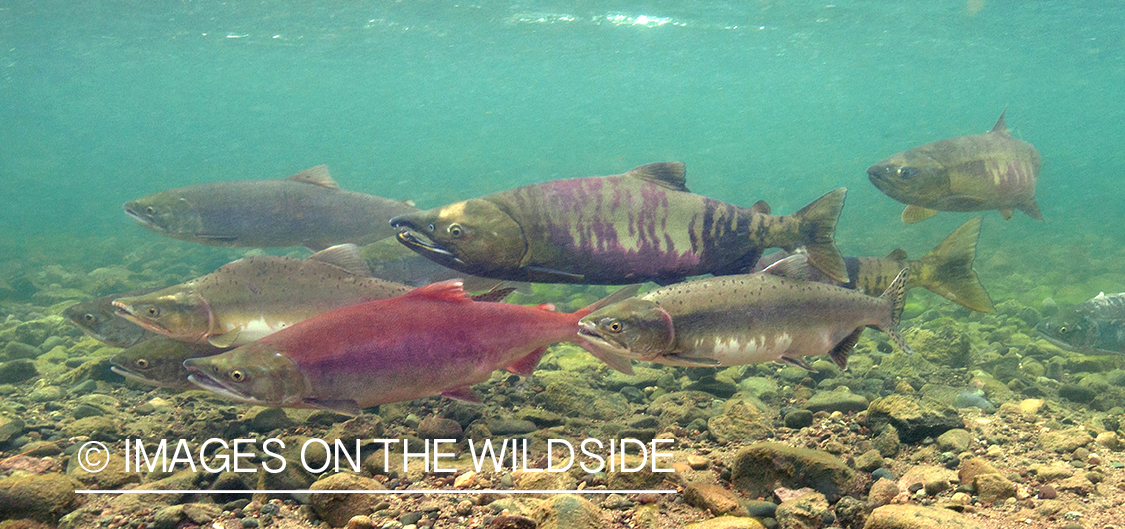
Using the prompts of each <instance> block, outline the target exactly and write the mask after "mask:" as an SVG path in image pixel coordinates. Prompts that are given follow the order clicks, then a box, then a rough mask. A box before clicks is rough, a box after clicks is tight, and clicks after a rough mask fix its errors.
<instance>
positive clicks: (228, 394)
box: [185, 366, 269, 406]
mask: <svg viewBox="0 0 1125 529" xmlns="http://www.w3.org/2000/svg"><path fill="white" fill-rule="evenodd" d="M185 367H187V366H185ZM188 369H197V368H191V367H188ZM187 379H188V382H191V383H192V384H195V385H196V386H199V387H201V388H203V389H205V390H207V391H210V392H212V393H214V394H216V395H218V396H220V397H223V398H224V399H227V400H233V401H235V402H241V403H244V404H254V405H260V406H268V405H269V404H268V403H265V402H262V401H261V400H258V399H256V398H254V397H251V396H249V395H246V394H244V393H241V392H238V391H235V390H233V389H231V388H229V387H227V386H225V385H223V383H222V382H219V381H218V380H215V379H214V378H213V377H211V376H210V375H208V374H207V373H204V372H202V371H195V372H193V373H192V374H190V375H188V377H187Z"/></svg>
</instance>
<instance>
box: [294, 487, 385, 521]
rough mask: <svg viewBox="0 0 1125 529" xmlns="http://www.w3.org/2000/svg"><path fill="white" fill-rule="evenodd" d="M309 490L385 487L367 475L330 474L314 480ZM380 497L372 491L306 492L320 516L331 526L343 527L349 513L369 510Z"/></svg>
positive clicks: (349, 515) (381, 488)
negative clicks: (364, 492) (354, 492)
mask: <svg viewBox="0 0 1125 529" xmlns="http://www.w3.org/2000/svg"><path fill="white" fill-rule="evenodd" d="M309 488H310V489H312V490H386V487H384V486H383V485H382V484H381V483H379V482H378V481H375V480H373V479H371V478H365V477H363V476H357V475H354V474H334V475H331V476H328V477H326V478H324V479H322V480H320V481H317V482H316V483H313V484H312V486H311V487H309ZM380 501H381V499H380V496H378V495H376V494H331V493H325V494H310V495H309V503H310V504H311V505H312V508H313V511H315V512H316V515H317V516H319V517H320V519H321V520H324V521H325V522H328V523H329V524H330V525H332V526H333V527H343V526H345V525H347V524H348V520H350V519H351V518H352V517H353V516H358V515H360V514H371V512H372V511H373V510H374V507H375V505H377V504H378V503H379V502H380Z"/></svg>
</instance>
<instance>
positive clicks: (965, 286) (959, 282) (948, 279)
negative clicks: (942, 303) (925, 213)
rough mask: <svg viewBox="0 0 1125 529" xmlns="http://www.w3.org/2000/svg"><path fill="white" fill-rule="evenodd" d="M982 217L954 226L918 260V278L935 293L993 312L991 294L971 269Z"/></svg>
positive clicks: (975, 254)
mask: <svg viewBox="0 0 1125 529" xmlns="http://www.w3.org/2000/svg"><path fill="white" fill-rule="evenodd" d="M980 225H981V218H980V217H977V218H974V219H970V220H969V221H968V222H966V223H964V224H962V225H961V227H959V228H957V229H956V230H953V233H950V234H949V236H948V237H946V238H945V240H943V241H941V243H939V244H938V245H937V246H935V247H934V249H933V250H930V253H928V254H926V255H924V256H923V257H922V259H921V260H920V266H919V268H920V270H919V272H918V282H919V284H920V285H921V286H923V287H926V288H927V289H929V290H930V291H931V292H933V293H934V294H937V295H939V296H941V297H943V298H945V299H948V300H950V301H952V302H954V303H958V304H960V305H963V306H965V307H968V308H970V309H972V310H975V311H978V312H995V311H996V308H995V307H993V305H992V298H990V297H989V296H988V291H986V290H985V289H984V285H982V284H981V282H980V278H979V277H977V273H976V271H975V270H973V260H974V259H975V258H976V256H977V240H978V239H979V238H980Z"/></svg>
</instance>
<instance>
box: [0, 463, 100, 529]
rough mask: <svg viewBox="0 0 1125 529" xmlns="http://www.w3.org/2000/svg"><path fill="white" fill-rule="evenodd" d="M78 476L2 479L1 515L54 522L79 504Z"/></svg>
mask: <svg viewBox="0 0 1125 529" xmlns="http://www.w3.org/2000/svg"><path fill="white" fill-rule="evenodd" d="M80 488H82V484H81V483H79V482H78V481H77V480H75V479H73V478H70V477H68V476H64V475H62V474H43V475H41V476H23V477H7V478H4V479H0V519H9V518H12V519H18V518H28V519H31V520H36V521H39V522H43V523H49V524H54V523H56V522H58V520H59V518H61V517H62V515H64V514H66V513H68V512H70V511H72V510H74V509H75V508H77V507H78V504H79V498H78V494H77V493H76V492H75V490H77V489H80Z"/></svg>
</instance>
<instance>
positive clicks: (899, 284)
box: [879, 268, 914, 354]
mask: <svg viewBox="0 0 1125 529" xmlns="http://www.w3.org/2000/svg"><path fill="white" fill-rule="evenodd" d="M909 278H910V268H903V269H902V271H901V272H899V273H898V276H897V277H895V280H894V281H891V286H889V287H887V290H886V291H885V292H883V295H881V296H879V299H883V300H888V301H890V305H891V321H890V323H889V324H888V325H887V327H886V328H880V329H879V330H881V331H883V332H885V333H887V335H888V336H890V337H891V341H893V342H894V343H895V345H897V346H898V348H899V349H902V350H903V351H904V352H905V353H907V354H914V350H913V349H911V348H910V346H909V345H907V343H906V340H903V339H902V335H901V334H899V332H898V322H899V320H900V319H902V309H903V307H905V306H906V281H907V279H909Z"/></svg>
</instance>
